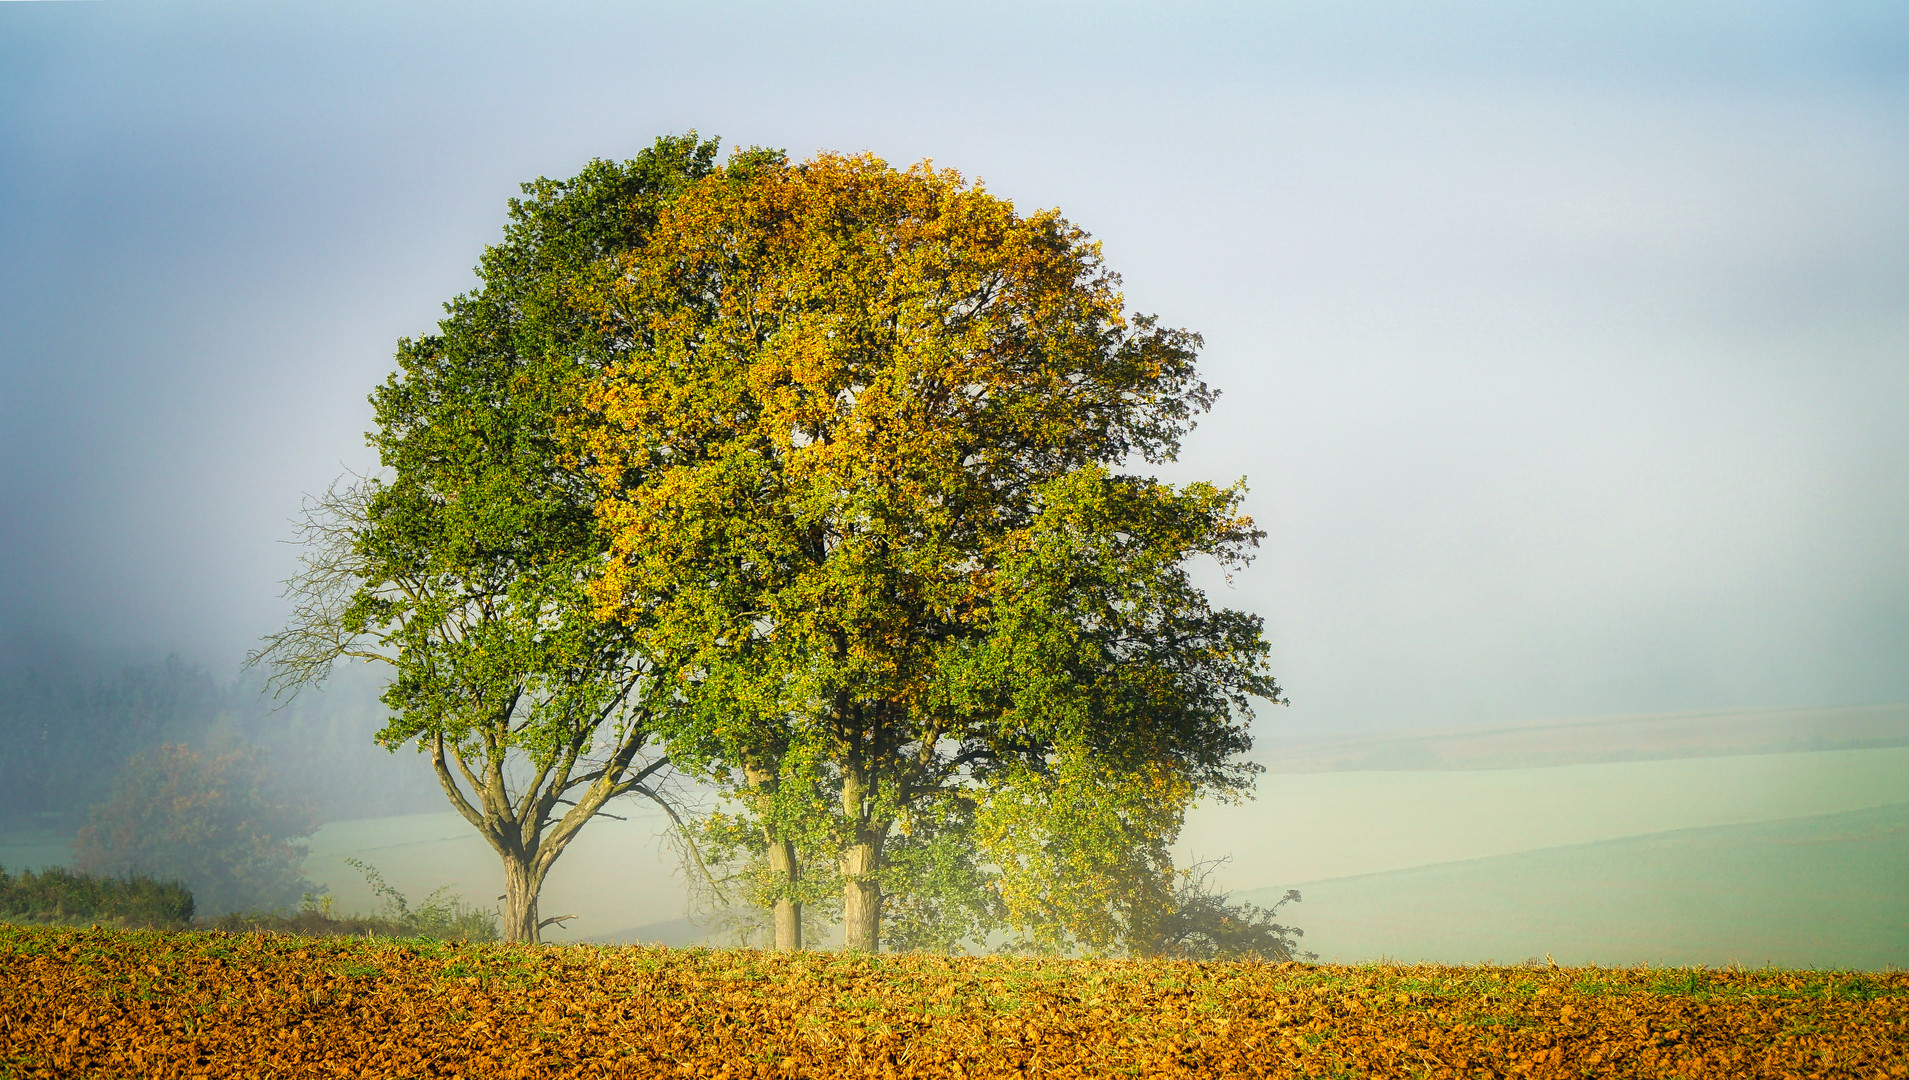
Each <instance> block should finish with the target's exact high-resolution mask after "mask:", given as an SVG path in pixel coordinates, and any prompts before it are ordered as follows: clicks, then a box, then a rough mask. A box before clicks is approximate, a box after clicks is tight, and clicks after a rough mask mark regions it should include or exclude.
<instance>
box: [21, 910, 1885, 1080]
mask: <svg viewBox="0 0 1909 1080" xmlns="http://www.w3.org/2000/svg"><path fill="white" fill-rule="evenodd" d="M1586 1074H1593V1075H1623V1076H1651V1077H1667V1076H1681V1077H1686V1078H1688V1077H1702V1076H1717V1077H1724V1076H1728V1077H1751V1076H1770V1077H1781V1076H1849V1077H1903V1076H1909V974H1903V973H1889V974H1882V975H1878V974H1851V973H1818V972H1788V971H1754V972H1737V971H1714V970H1709V971H1706V970H1645V969H1637V970H1605V969H1596V968H1551V967H1546V968H1537V967H1530V968H1446V967H1389V966H1376V967H1358V968H1346V967H1308V966H1303V965H1296V964H1286V965H1257V964H1191V963H1155V962H1130V961H1073V960H1030V959H1015V958H995V957H986V958H942V957H921V956H883V957H860V956H847V955H841V954H834V953H805V954H800V955H797V956H792V957H783V956H775V955H769V954H763V953H754V952H710V951H703V950H666V949H660V948H645V947H624V946H618V947H603V948H596V947H589V946H561V947H555V946H551V947H532V948H523V947H509V946H462V945H454V944H443V943H438V942H432V941H409V942H392V941H362V940H356V941H348V940H338V939H311V938H287V937H270V936H258V935H242V936H225V935H218V934H166V933H157V932H128V931H110V930H91V931H89V930H75V929H63V928H29V927H0V1077H6V1076H14V1077H187V1076H234V1077H241V1076H242V1077H275V1076H278V1077H290V1076H349V1077H364V1076H417V1077H422V1076H468V1077H528V1076H537V1077H543V1076H551V1077H558V1076H566V1077H567V1076H577V1077H599V1076H619V1077H621V1076H628V1077H656V1076H699V1077H718V1078H720V1077H728V1078H740V1077H782V1076H790V1077H930V1076H933V1077H1015V1076H1052V1077H1077V1076H1183V1077H1193V1076H1198V1077H1207V1076H1215V1077H1217V1076H1282V1077H1284V1076H1387V1077H1391V1076H1398V1077H1412V1076H1425V1077H1434V1076H1460V1075H1463V1076H1478V1075H1517V1076H1545V1077H1566V1076H1569V1077H1576V1076H1582V1075H1586Z"/></svg>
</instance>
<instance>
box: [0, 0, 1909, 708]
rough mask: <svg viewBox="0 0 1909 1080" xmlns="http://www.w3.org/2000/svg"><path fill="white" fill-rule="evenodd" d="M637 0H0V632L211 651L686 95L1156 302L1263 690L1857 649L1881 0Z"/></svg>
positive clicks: (1896, 142) (1879, 616)
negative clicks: (413, 396) (1180, 355)
mask: <svg viewBox="0 0 1909 1080" xmlns="http://www.w3.org/2000/svg"><path fill="white" fill-rule="evenodd" d="M690 8H691V5H667V6H665V5H640V4H625V5H586V4H558V5H536V6H531V5H519V6H503V5H491V6H486V5H481V4H477V5H473V4H455V5H453V4H440V5H424V4H416V5H406V4H378V5H368V4H366V5H350V4H330V5H322V6H321V5H278V4H272V5H264V4H259V5H201V4H168V5H151V4H128V3H119V2H115V0H103V2H96V3H5V4H0V198H4V203H0V205H4V207H5V209H4V212H3V213H0V325H4V327H5V332H4V334H0V460H3V461H4V464H5V468H4V469H0V506H4V507H5V508H6V510H5V513H4V515H0V647H4V648H10V649H15V650H19V649H29V648H32V647H34V646H35V645H36V644H37V643H43V642H45V641H47V640H52V639H66V640H70V641H74V642H78V643H82V644H87V645H94V646H105V647H127V648H135V649H177V650H180V651H182V652H184V653H185V654H186V655H188V656H190V657H193V658H195V659H198V660H200V661H201V662H204V663H207V664H208V665H210V666H212V667H214V668H215V669H217V670H221V671H224V670H229V669H230V668H231V666H232V665H233V664H234V663H235V662H236V660H237V658H238V656H239V654H240V653H241V652H242V651H243V650H244V649H245V648H246V647H247V646H248V644H250V643H251V642H252V641H254V640H255V639H256V638H257V637H258V635H260V634H262V633H265V632H268V631H270V630H272V629H274V628H275V627H276V625H277V624H278V621H279V620H280V619H281V618H282V617H283V615H284V607H283V604H282V602H281V601H280V600H279V599H278V597H277V586H276V582H277V580H278V579H280V578H282V577H283V576H285V574H286V573H287V572H288V571H289V569H290V567H291V560H292V557H293V552H292V551H291V549H289V548H288V547H286V546H285V545H283V544H281V543H279V541H281V540H283V539H285V538H286V537H288V536H289V528H288V524H287V522H288V519H289V518H290V517H292V516H293V515H294V514H295V513H296V512H297V509H298V506H299V502H300V498H301V494H302V493H303V492H306V491H313V490H318V489H321V488H323V487H324V485H325V484H326V483H327V482H328V481H329V480H330V479H331V478H332V477H333V476H335V475H336V474H337V473H338V472H340V471H341V470H342V469H344V468H346V467H357V468H363V467H366V466H369V465H370V464H371V463H372V462H371V459H370V458H369V456H368V455H367V452H366V451H365V449H364V446H363V438H362V433H363V431H364V430H365V428H366V427H367V426H368V425H369V410H368V408H367V406H366V405H365V402H364V398H365V394H366V393H367V392H368V391H369V389H370V388H371V386H372V385H373V383H375V382H376V381H377V380H378V379H379V378H381V377H382V375H383V374H384V373H385V372H386V371H387V370H388V369H389V366H390V356H391V352H392V347H393V343H394V342H395V340H396V339H397V338H398V337H399V336H400V335H404V334H413V333H417V332H419V331H422V330H426V329H428V328H429V327H430V325H431V323H432V322H433V321H434V319H435V318H436V315H437V311H438V305H439V304H440V303H441V302H442V301H443V300H445V299H446V298H448V297H449V296H451V295H452V294H454V293H456V292H458V291H459V290H462V289H464V288H466V287H468V286H469V285H470V283H471V280H472V279H471V275H470V267H471V266H472V264H473V263H474V262H475V261H476V258H477V255H478V252H479V250H480V249H481V247H482V245H483V244H484V243H486V242H488V241H490V240H492V239H493V238H495V237H496V236H497V234H498V230H499V228H500V226H501V223H502V220H503V203H504V200H505V199H506V198H508V197H509V196H510V195H512V194H514V193H515V190H516V187H515V185H516V184H517V183H518V182H520V181H523V180H526V179H529V178H532V177H535V176H538V175H548V176H567V175H570V174H571V173H574V172H575V171H576V170H577V169H578V168H579V167H580V166H581V165H582V164H583V163H584V162H585V161H587V160H588V159H590V158H591V157H595V156H608V157H621V156H628V155H630V154H632V153H634V152H635V151H636V150H638V149H639V148H641V147H642V146H644V145H646V144H647V143H649V142H650V141H651V140H652V139H653V138H654V137H655V136H656V135H659V134H663V133H669V132H679V131H684V130H688V129H691V128H694V129H696V130H698V131H700V132H702V133H703V134H705V135H717V136H721V137H722V138H723V139H724V141H725V143H726V144H727V145H731V146H733V145H738V144H758V145H769V146H777V147H783V148H786V149H788V150H789V151H790V152H791V153H792V154H794V155H796V156H798V157H800V156H806V155H807V154H809V153H812V152H814V151H815V150H818V149H823V148H828V149H836V150H849V151H853V150H863V149H867V150H872V151H874V152H876V153H878V154H881V155H883V156H884V157H887V158H888V159H889V160H891V161H894V162H897V163H905V162H909V161H913V160H917V159H919V158H922V157H932V158H933V159H934V160H935V161H936V162H938V163H940V164H943V165H947V166H952V167H955V168H958V169H960V170H962V171H963V172H964V173H966V174H968V175H969V176H973V177H979V178H981V179H983V180H984V181H985V182H986V183H987V185H988V186H989V188H990V189H991V190H993V191H995V192H997V193H999V194H1001V195H1004V196H1006V197H1009V198H1012V199H1014V200H1015V201H1016V202H1017V204H1019V205H1022V206H1024V207H1027V208H1030V209H1031V208H1034V207H1044V206H1059V207H1060V208H1061V209H1062V210H1063V211H1064V212H1065V213H1066V214H1067V215H1068V216H1069V217H1070V218H1072V219H1073V220H1074V221H1076V222H1078V223H1080V224H1081V225H1083V226H1084V227H1086V228H1087V229H1089V230H1091V231H1092V232H1093V233H1095V235H1097V236H1098V237H1100V238H1101V239H1102V240H1103V242H1104V244H1105V250H1106V253H1107V257H1108V259H1109V262H1110V263H1111V264H1112V265H1113V266H1114V267H1115V268H1116V269H1117V270H1119V271H1121V272H1122V273H1123V274H1124V276H1125V279H1126V286H1127V297H1128V300H1129V302H1130V304H1131V305H1132V306H1134V307H1135V308H1137V309H1139V310H1142V311H1152V312H1157V313H1159V314H1160V315H1161V317H1162V318H1163V320H1164V321H1166V322H1168V323H1170V324H1178V325H1184V326H1188V327H1192V328H1194V329H1197V330H1200V331H1202V332H1203V333H1204V334H1205V335H1206V339H1207V348H1206V351H1205V354H1204V356H1205V359H1204V368H1205V371H1206V373H1207V377H1208V380H1209V381H1210V382H1212V383H1213V384H1214V385H1216V386H1218V387H1220V388H1221V390H1222V391H1223V395H1224V396H1223V397H1222V398H1221V401H1220V404H1219V406H1218V407H1217V408H1216V409H1215V411H1214V413H1213V414H1212V415H1211V416H1210V417H1209V419H1208V420H1207V422H1206V423H1205V424H1204V425H1203V426H1202V428H1201V429H1200V430H1199V431H1198V432H1197V433H1196V434H1195V436H1194V437H1193V439H1192V440H1191V441H1190V442H1189V444H1188V446H1187V450H1186V453H1185V454H1184V455H1183V457H1182V460H1181V461H1180V462H1179V463H1177V464H1176V465H1175V466H1173V468H1172V470H1171V475H1173V476H1175V477H1178V478H1195V477H1199V478H1211V479H1217V480H1230V479H1232V478H1234V477H1236V476H1241V475H1244V476H1246V477H1247V478H1248V480H1249V482H1250V484H1251V486H1252V491H1253V496H1252V501H1251V503H1250V509H1251V511H1252V512H1253V513H1254V514H1255V515H1256V516H1257V517H1258V519H1259V520H1260V522H1261V523H1262V524H1263V525H1264V526H1265V527H1266V528H1267V530H1268V531H1269V538H1268V541H1267V543H1266V545H1265V546H1264V548H1263V552H1262V556H1261V558H1260V560H1259V561H1258V562H1257V563H1256V564H1255V566H1254V567H1253V568H1252V569H1251V570H1250V571H1249V572H1247V573H1246V574H1244V575H1240V576H1238V577H1236V579H1235V580H1234V582H1233V583H1232V585H1231V586H1230V588H1231V590H1232V591H1231V592H1229V593H1227V594H1226V595H1227V599H1228V602H1229V603H1231V604H1233V605H1235V606H1242V607H1247V608H1249V609H1252V610H1255V611H1258V612H1260V613H1262V614H1263V615H1265V616H1266V618H1267V621H1268V625H1269V627H1270V629H1271V632H1272V636H1273V638H1274V641H1275V650H1276V656H1277V669H1278V672H1279V674H1280V676H1281V678H1282V681H1283V682H1284V683H1285V684H1286V685H1287V686H1288V688H1289V690H1290V692H1291V696H1292V699H1293V702H1294V704H1293V707H1292V708H1291V709H1290V710H1286V711H1281V712H1279V713H1275V714H1272V715H1269V716H1268V717H1267V722H1268V724H1269V727H1268V729H1267V730H1269V731H1273V730H1277V731H1279V732H1285V733H1298V732H1303V731H1332V730H1356V729H1363V728H1373V727H1394V726H1420V725H1433V726H1452V725H1458V724H1469V723H1483V722H1495V721H1501V720H1536V719H1543V718H1548V717H1563V716H1583V715H1594V714H1600V713H1611V712H1641V711H1658V710H1674V709H1690V708H1709V707H1722V706H1733V705H1818V704H1822V705H1830V704H1845V703H1858V702H1871V701H1885V700H1902V699H1905V698H1909V557H1906V556H1905V551H1909V484H1905V481H1904V477H1905V468H1906V467H1909V423H1905V422H1904V420H1903V417H1905V416H1909V9H1905V8H1903V7H1902V6H1900V5H1885V4H1874V5H1851V4H1823V3H1816V4H1790V5H1757V4H1709V5H1676V6H1673V5H1655V4H1653V5H1645V4H1633V5H1595V6H1591V5H1586V6H1582V7H1579V8H1575V9H1571V8H1565V7H1562V6H1556V5H1543V6H1538V5H1513V4H1454V5H1437V6H1433V5H1418V4H1413V5H1406V4H1395V5H1380V4H1349V5H1348V4H1284V5H1273V4H1204V5H1202V4H1174V5H1165V4H1159V5H1141V4H1107V3H1092V4H1088V3H1080V4H1033V5H1021V4H1016V5H1009V4H962V5H946V4H943V5H933V4H911V5H893V4H890V5H873V4H871V5H843V4H833V5H826V4H808V5H805V4H790V5H778V6H775V7H769V6H755V5H745V4H728V5H722V4H715V5H697V6H694V10H690ZM1215 586H1216V588H1227V587H1228V586H1226V585H1225V584H1224V583H1221V582H1218V581H1217V579H1215Z"/></svg>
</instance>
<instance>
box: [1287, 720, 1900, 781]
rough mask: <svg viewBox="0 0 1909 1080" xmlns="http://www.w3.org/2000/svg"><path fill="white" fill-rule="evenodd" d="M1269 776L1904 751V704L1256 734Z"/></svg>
mask: <svg viewBox="0 0 1909 1080" xmlns="http://www.w3.org/2000/svg"><path fill="white" fill-rule="evenodd" d="M1258 742H1259V747H1258V753H1257V754H1256V755H1255V756H1256V757H1258V758H1259V760H1260V761H1261V762H1262V763H1264V764H1265V765H1266V766H1267V768H1268V769H1270V770H1271V771H1273V772H1278V773H1307V772H1346V771H1349V770H1360V769H1378V770H1385V771H1394V770H1400V769H1532V768H1540V767H1542V766H1547V765H1588V764H1592V763H1595V762H1601V761H1658V760H1665V759H1674V758H1689V757H1727V756H1730V755H1736V754H1784V753H1797V752H1801V751H1811V750H1875V749H1880V748H1882V747H1888V746H1909V703H1895V704H1886V705H1853V706H1845V707H1842V708H1827V709H1826V708H1818V709H1711V710H1706V711H1702V712H1682V713H1644V714H1638V715H1635V716H1600V717H1591V718H1587V719H1579V720H1547V721H1543V722H1539V723H1532V724H1500V725H1494V726H1491V727H1481V728H1470V729H1463V730H1457V731H1433V732H1423V733H1414V734H1399V733H1396V732H1393V733H1380V734H1369V735H1360V736H1354V737H1349V738H1341V737H1324V738H1320V737H1312V738H1279V737H1274V738H1270V739H1269V738H1262V739H1260V740H1258Z"/></svg>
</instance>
